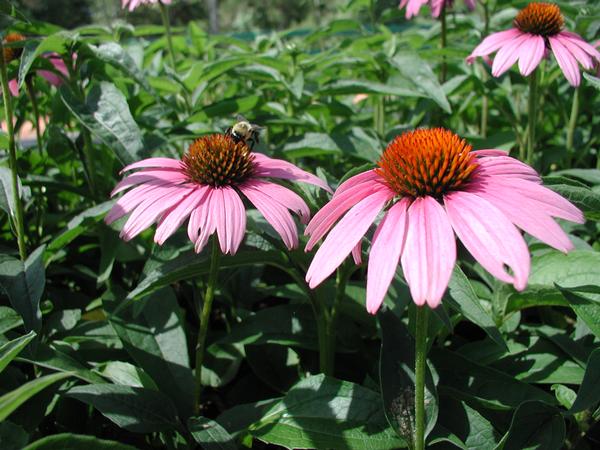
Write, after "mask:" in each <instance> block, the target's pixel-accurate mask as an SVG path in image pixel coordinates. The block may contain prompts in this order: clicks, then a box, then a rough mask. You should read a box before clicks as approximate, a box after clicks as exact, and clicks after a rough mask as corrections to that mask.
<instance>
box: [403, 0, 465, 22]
mask: <svg viewBox="0 0 600 450" xmlns="http://www.w3.org/2000/svg"><path fill="white" fill-rule="evenodd" d="M475 2H476V0H465V5H467V8H469V9H470V10H471V11H473V10H474V9H475ZM452 3H454V0H401V1H400V5H398V8H400V9H402V8H404V7H405V6H406V18H407V19H410V18H412V17H414V16H416V15H418V14H419V11H420V10H421V6H423V5H429V6H430V7H431V15H432V16H433V17H435V18H438V17H439V16H440V14H441V13H442V9H443V8H446V7H450V6H452Z"/></svg>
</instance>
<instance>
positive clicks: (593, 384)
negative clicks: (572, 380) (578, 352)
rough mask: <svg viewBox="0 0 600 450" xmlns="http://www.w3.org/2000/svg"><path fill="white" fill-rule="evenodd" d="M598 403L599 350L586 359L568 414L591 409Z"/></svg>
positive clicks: (599, 379)
mask: <svg viewBox="0 0 600 450" xmlns="http://www.w3.org/2000/svg"><path fill="white" fill-rule="evenodd" d="M599 401H600V349H598V348H597V349H596V350H594V351H593V352H592V354H591V355H590V358H589V359H588V362H587V365H586V368H585V375H584V376H583V381H582V382H581V386H579V390H578V391H577V398H576V399H575V401H574V402H573V406H571V408H570V409H569V413H570V414H575V413H578V412H581V411H583V410H585V409H589V408H592V407H593V406H595V405H596V404H597V403H598V402H599Z"/></svg>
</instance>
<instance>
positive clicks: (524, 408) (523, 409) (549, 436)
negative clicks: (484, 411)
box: [497, 401, 566, 450]
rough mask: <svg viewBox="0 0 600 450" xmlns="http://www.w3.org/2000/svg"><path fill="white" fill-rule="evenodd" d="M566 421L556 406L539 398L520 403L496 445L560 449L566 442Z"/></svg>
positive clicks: (507, 448)
mask: <svg viewBox="0 0 600 450" xmlns="http://www.w3.org/2000/svg"><path fill="white" fill-rule="evenodd" d="M565 433H566V430H565V421H564V419H563V418H562V416H561V414H560V411H559V410H558V408H556V407H554V406H551V405H548V404H546V403H543V402H540V401H527V402H524V403H522V404H521V405H519V407H518V408H517V410H516V411H515V414H514V416H513V419H512V422H511V424H510V428H509V429H508V433H507V434H506V436H505V437H504V438H503V439H502V443H501V444H500V445H499V446H498V447H497V448H498V449H503V450H554V449H556V450H559V449H561V448H563V445H564V442H565Z"/></svg>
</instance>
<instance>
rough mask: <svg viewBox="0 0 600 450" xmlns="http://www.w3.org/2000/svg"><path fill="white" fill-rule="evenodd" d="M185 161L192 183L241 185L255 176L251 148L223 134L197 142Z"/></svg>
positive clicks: (188, 152)
mask: <svg viewBox="0 0 600 450" xmlns="http://www.w3.org/2000/svg"><path fill="white" fill-rule="evenodd" d="M182 162H183V164H184V166H185V171H186V173H187V175H188V176H189V178H190V180H191V181H194V182H196V183H199V184H208V185H211V186H214V187H221V186H228V185H235V184H239V183H241V182H243V181H244V180H246V179H248V178H249V177H251V176H252V174H253V173H254V156H253V155H252V153H251V152H250V149H249V148H248V146H247V145H246V144H245V143H244V142H237V143H236V142H235V141H234V140H233V139H232V138H231V137H229V136H226V135H224V134H211V135H209V136H203V137H201V138H199V139H196V140H195V141H194V142H193V143H192V145H190V148H189V149H188V151H187V153H186V154H185V155H184V156H183V158H182Z"/></svg>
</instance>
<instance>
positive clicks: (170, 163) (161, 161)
mask: <svg viewBox="0 0 600 450" xmlns="http://www.w3.org/2000/svg"><path fill="white" fill-rule="evenodd" d="M145 167H158V168H161V169H177V170H183V168H184V166H183V163H182V162H181V161H180V160H178V159H173V158H147V159H142V160H141V161H138V162H134V163H133V164H129V165H128V166H125V167H123V169H121V173H123V172H127V171H128V170H133V169H140V168H145Z"/></svg>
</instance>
